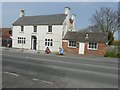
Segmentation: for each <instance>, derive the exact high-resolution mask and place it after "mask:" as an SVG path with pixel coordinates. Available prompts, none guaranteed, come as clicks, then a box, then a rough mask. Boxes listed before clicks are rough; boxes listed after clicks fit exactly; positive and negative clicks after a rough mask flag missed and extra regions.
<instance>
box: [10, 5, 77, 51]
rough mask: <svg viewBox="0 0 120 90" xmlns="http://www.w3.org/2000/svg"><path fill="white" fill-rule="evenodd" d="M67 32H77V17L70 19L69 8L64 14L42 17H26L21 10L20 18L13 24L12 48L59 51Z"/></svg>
mask: <svg viewBox="0 0 120 90" xmlns="http://www.w3.org/2000/svg"><path fill="white" fill-rule="evenodd" d="M73 24H74V25H73ZM67 31H75V15H72V18H71V19H70V8H69V7H65V13H64V14H52V15H40V16H25V12H24V10H21V12H20V18H19V19H18V20H17V21H16V22H14V23H13V35H12V39H13V41H12V47H13V48H24V49H34V50H45V49H46V47H49V48H50V50H51V51H58V50H59V47H62V38H63V37H64V36H65V34H66V32H67Z"/></svg>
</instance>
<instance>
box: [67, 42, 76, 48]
mask: <svg viewBox="0 0 120 90" xmlns="http://www.w3.org/2000/svg"><path fill="white" fill-rule="evenodd" d="M70 42H75V43H76V45H75V46H74V45H73V44H72V45H73V46H72V45H71V46H70ZM68 47H70V48H77V42H76V41H72V40H70V41H68Z"/></svg>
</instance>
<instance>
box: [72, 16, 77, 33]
mask: <svg viewBox="0 0 120 90" xmlns="http://www.w3.org/2000/svg"><path fill="white" fill-rule="evenodd" d="M75 18H76V15H75V14H72V16H71V19H72V21H73V23H72V29H73V31H76V25H75Z"/></svg>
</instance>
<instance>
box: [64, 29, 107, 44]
mask: <svg viewBox="0 0 120 90" xmlns="http://www.w3.org/2000/svg"><path fill="white" fill-rule="evenodd" d="M87 34H88V38H85V35H86V33H85V32H71V31H68V32H67V33H66V35H65V37H64V38H63V40H73V41H80V42H96V43H98V42H104V43H107V40H108V35H107V33H103V32H96V33H95V32H88V33H87Z"/></svg>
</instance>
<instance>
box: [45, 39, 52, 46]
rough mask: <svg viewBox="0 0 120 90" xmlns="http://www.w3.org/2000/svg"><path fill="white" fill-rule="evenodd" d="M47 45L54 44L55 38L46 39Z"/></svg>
mask: <svg viewBox="0 0 120 90" xmlns="http://www.w3.org/2000/svg"><path fill="white" fill-rule="evenodd" d="M45 46H53V39H45Z"/></svg>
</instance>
